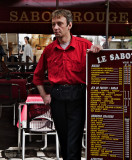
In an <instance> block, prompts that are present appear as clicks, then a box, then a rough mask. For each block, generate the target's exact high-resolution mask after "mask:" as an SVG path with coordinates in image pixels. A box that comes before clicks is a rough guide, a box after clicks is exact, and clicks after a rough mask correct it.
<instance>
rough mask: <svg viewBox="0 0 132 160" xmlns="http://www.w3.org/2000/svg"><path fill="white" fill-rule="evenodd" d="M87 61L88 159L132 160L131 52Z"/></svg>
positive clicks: (103, 53)
mask: <svg viewBox="0 0 132 160" xmlns="http://www.w3.org/2000/svg"><path fill="white" fill-rule="evenodd" d="M87 62H88V63H87V67H88V68H87V81H88V84H87V160H132V135H131V134H132V127H131V125H132V101H131V96H132V50H102V51H100V52H99V53H97V54H95V53H91V52H90V53H88V55H87Z"/></svg>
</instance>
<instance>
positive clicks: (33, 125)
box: [18, 101, 59, 160]
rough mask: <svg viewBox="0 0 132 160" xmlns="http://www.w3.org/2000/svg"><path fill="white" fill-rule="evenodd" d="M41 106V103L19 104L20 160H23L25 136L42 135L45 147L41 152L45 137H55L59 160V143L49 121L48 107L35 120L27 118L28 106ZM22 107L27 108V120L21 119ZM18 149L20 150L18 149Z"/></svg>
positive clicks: (52, 124) (51, 121)
mask: <svg viewBox="0 0 132 160" xmlns="http://www.w3.org/2000/svg"><path fill="white" fill-rule="evenodd" d="M34 103H35V104H43V102H42V101H41V102H27V101H26V103H25V104H24V103H20V104H19V108H18V109H19V130H18V132H19V134H18V136H19V140H18V143H19V144H18V147H20V138H21V137H20V135H21V129H22V160H24V159H25V136H27V135H28V136H30V135H44V139H45V141H44V142H45V145H44V147H43V148H41V150H44V149H45V148H46V147H47V135H55V136H56V157H57V159H58V160H59V143H58V135H57V132H56V130H55V127H54V123H53V120H52V119H51V113H50V111H51V110H50V106H45V113H44V114H42V115H40V116H37V117H35V118H33V119H32V118H30V117H29V115H30V114H29V106H30V105H31V104H34ZM22 107H27V117H26V118H27V119H26V120H22V118H21V109H22ZM19 149H20V148H19Z"/></svg>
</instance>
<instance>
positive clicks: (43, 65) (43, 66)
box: [33, 51, 47, 85]
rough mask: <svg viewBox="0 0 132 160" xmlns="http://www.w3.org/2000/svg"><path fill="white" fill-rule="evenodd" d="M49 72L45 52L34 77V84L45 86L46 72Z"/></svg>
mask: <svg viewBox="0 0 132 160" xmlns="http://www.w3.org/2000/svg"><path fill="white" fill-rule="evenodd" d="M46 70H47V60H46V52H45V51H44V52H43V53H42V55H41V57H40V59H39V62H38V64H37V66H36V69H35V71H34V76H33V83H34V84H35V85H43V82H44V72H45V71H46Z"/></svg>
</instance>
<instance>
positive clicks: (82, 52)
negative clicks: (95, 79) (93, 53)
mask: <svg viewBox="0 0 132 160" xmlns="http://www.w3.org/2000/svg"><path fill="white" fill-rule="evenodd" d="M91 45H92V43H91V42H90V41H88V40H86V39H84V38H79V37H74V36H72V38H71V42H70V44H69V45H68V46H67V48H66V49H65V50H64V49H63V48H62V47H61V46H60V45H59V42H58V41H57V40H55V41H54V42H52V43H51V44H49V45H48V46H47V47H46V48H45V49H44V51H43V53H42V55H41V57H40V60H39V62H38V64H37V67H36V69H35V72H34V77H33V83H34V84H35V85H43V81H44V72H45V70H47V69H48V79H49V81H50V82H51V83H53V84H54V83H55V84H79V83H84V84H85V83H86V50H87V49H90V48H91Z"/></svg>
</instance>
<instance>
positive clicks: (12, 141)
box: [0, 108, 85, 160]
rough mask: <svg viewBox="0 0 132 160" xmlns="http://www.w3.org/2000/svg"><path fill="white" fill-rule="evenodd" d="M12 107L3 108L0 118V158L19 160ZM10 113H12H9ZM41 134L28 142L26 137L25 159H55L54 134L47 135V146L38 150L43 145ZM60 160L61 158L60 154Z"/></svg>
mask: <svg viewBox="0 0 132 160" xmlns="http://www.w3.org/2000/svg"><path fill="white" fill-rule="evenodd" d="M12 112H13V111H12V108H3V112H2V117H1V118H0V160H21V157H22V155H21V151H20V153H19V152H18V147H17V134H18V133H17V131H18V130H17V127H16V126H13V120H12V116H13V113H12ZM11 113H12V114H11ZM38 139H39V140H40V141H41V139H42V137H41V136H33V137H32V141H31V142H29V140H28V137H26V151H25V160H55V159H56V149H55V136H54V135H52V136H51V135H49V136H48V147H47V148H46V149H45V150H40V148H42V147H43V146H44V142H40V141H39V142H38ZM60 160H62V158H61V155H60ZM82 160H85V151H84V150H82Z"/></svg>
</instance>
